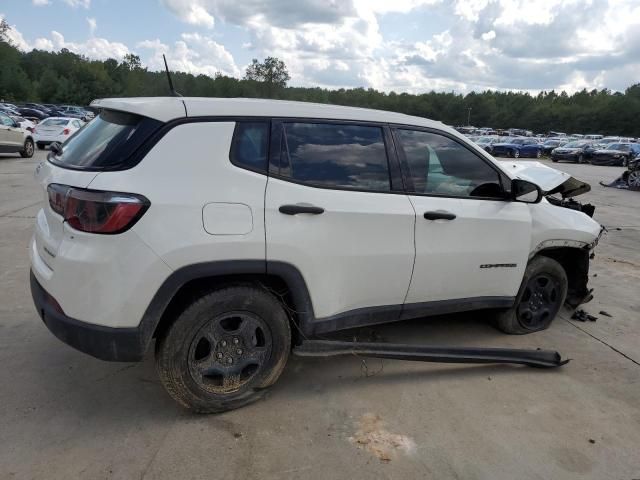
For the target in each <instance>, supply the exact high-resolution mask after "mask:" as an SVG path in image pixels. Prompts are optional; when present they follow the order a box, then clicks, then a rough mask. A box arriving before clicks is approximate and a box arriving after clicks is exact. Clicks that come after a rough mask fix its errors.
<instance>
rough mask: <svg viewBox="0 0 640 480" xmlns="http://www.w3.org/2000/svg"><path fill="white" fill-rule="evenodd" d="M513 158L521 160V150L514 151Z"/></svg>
mask: <svg viewBox="0 0 640 480" xmlns="http://www.w3.org/2000/svg"><path fill="white" fill-rule="evenodd" d="M511 156H512V157H513V158H520V150H518V149H515V150H512V152H511Z"/></svg>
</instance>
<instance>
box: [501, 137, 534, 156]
mask: <svg viewBox="0 0 640 480" xmlns="http://www.w3.org/2000/svg"><path fill="white" fill-rule="evenodd" d="M542 148H543V147H542V144H541V143H538V140H536V139H534V138H523V137H519V138H509V139H508V140H507V141H506V142H501V143H495V144H494V145H493V155H499V156H507V157H512V158H520V157H534V158H540V157H541V156H542Z"/></svg>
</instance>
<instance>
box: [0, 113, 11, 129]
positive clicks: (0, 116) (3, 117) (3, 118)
mask: <svg viewBox="0 0 640 480" xmlns="http://www.w3.org/2000/svg"><path fill="white" fill-rule="evenodd" d="M0 122H2V125H6V126H7V127H13V120H11V119H10V118H9V117H7V116H6V115H3V114H0Z"/></svg>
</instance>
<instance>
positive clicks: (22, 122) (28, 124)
mask: <svg viewBox="0 0 640 480" xmlns="http://www.w3.org/2000/svg"><path fill="white" fill-rule="evenodd" d="M9 116H10V117H11V119H12V120H13V121H14V122H16V123H17V124H18V125H19V126H20V128H24V129H25V130H27V131H29V132H31V133H33V130H34V128H35V127H36V124H35V123H33V122H32V121H31V120H29V119H27V118H24V117H21V116H19V115H9Z"/></svg>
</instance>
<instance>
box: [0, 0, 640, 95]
mask: <svg viewBox="0 0 640 480" xmlns="http://www.w3.org/2000/svg"><path fill="white" fill-rule="evenodd" d="M0 17H3V18H5V19H6V20H7V22H8V23H9V25H11V27H12V29H11V31H10V38H11V39H12V41H13V43H14V44H15V45H17V46H18V47H19V48H20V49H22V50H25V51H29V50H31V49H34V48H37V49H43V50H52V51H57V50H60V49H61V48H67V49H69V50H71V51H73V52H76V53H79V54H83V55H86V56H87V57H89V58H96V59H106V58H109V57H111V58H116V59H121V58H122V57H123V56H124V55H126V54H127V53H135V54H136V55H139V56H140V58H141V60H142V63H143V65H145V66H146V67H147V68H149V69H151V70H159V69H160V68H161V67H162V63H161V62H162V53H165V54H166V55H167V58H168V60H169V64H170V67H171V69H172V70H179V71H185V72H190V73H194V74H200V73H202V74H206V75H211V76H213V75H214V74H215V73H217V72H220V73H222V74H225V75H231V76H234V77H238V78H240V77H242V76H243V74H244V70H245V68H246V66H247V65H248V64H249V63H250V62H251V59H252V58H258V59H263V58H265V57H267V56H276V57H278V58H280V59H281V60H283V61H284V62H285V64H286V65H287V67H288V69H289V73H290V75H291V81H290V82H289V84H290V85H293V86H313V87H315V86H320V87H325V88H342V87H345V88H349V87H365V88H369V87H371V88H375V89H378V90H383V91H392V90H393V91H396V92H410V93H420V92H427V91H431V90H436V91H455V92H459V93H467V92H470V91H474V90H475V91H483V90H486V89H492V90H518V91H530V92H532V93H535V92H539V91H541V90H551V89H555V90H556V91H561V90H565V91H567V92H569V93H571V92H574V91H577V90H582V89H583V88H586V89H588V90H591V89H594V88H596V89H602V88H608V89H611V90H619V91H624V89H625V88H627V87H629V86H630V85H632V84H634V83H638V82H640V0H262V1H261V0H0Z"/></svg>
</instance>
